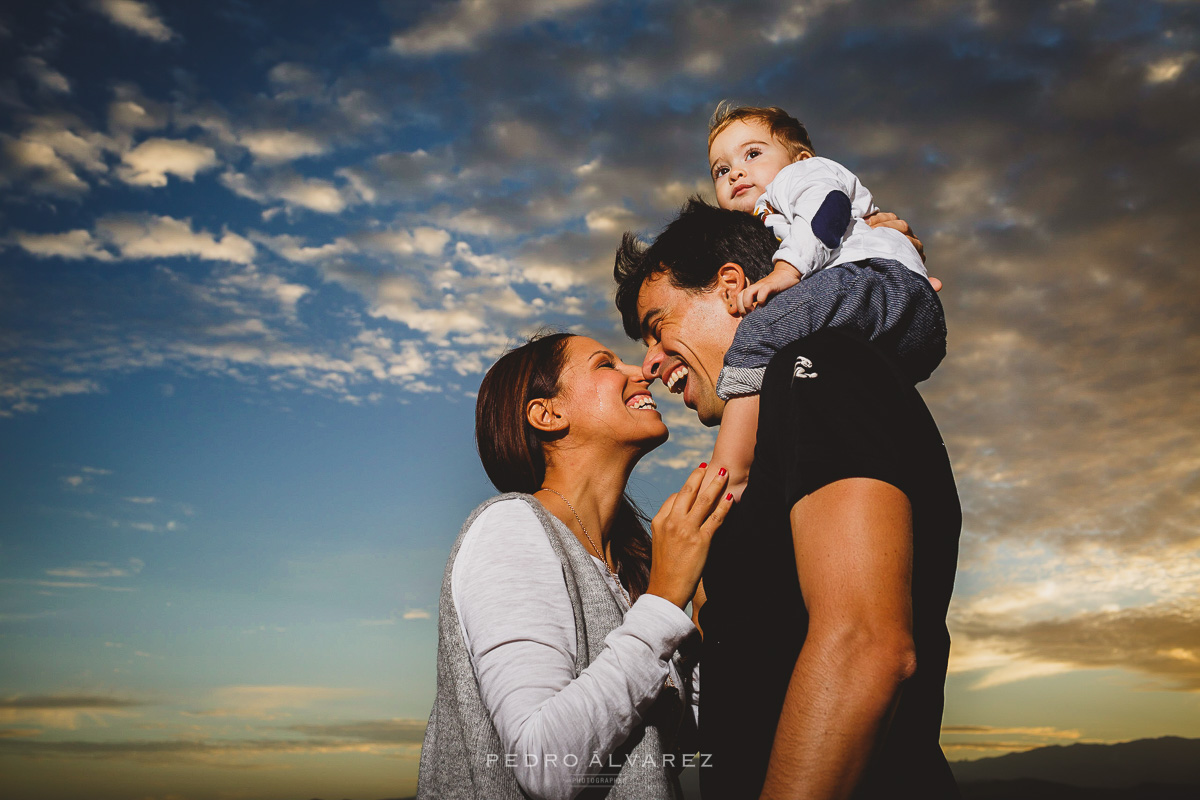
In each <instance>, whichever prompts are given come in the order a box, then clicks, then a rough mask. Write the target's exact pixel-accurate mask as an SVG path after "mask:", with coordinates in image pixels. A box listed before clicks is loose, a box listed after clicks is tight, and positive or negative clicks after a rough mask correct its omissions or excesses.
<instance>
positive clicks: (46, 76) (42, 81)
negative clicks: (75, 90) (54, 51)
mask: <svg viewBox="0 0 1200 800" xmlns="http://www.w3.org/2000/svg"><path fill="white" fill-rule="evenodd" d="M19 63H20V65H21V70H22V71H23V72H24V73H25V74H26V75H28V76H29V77H30V78H32V79H33V81H34V82H35V83H36V84H37V85H38V87H39V88H41V89H42V90H44V91H47V92H54V93H57V94H70V93H71V82H70V81H69V80H67V77H66V76H65V75H63V74H62V73H61V72H59V71H58V70H56V69H54V68H53V67H51V66H50V65H49V64H47V63H46V60H45V59H43V58H39V57H37V56H25V57H23V58H21V60H20V62H19Z"/></svg>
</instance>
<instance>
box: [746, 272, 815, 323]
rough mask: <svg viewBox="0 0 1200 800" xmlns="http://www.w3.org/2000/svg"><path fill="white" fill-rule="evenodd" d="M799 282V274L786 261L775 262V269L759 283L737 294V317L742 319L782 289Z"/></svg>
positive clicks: (756, 282)
mask: <svg viewBox="0 0 1200 800" xmlns="http://www.w3.org/2000/svg"><path fill="white" fill-rule="evenodd" d="M799 282H800V273H799V272H798V271H797V270H796V268H795V267H793V266H792V265H791V264H789V263H788V262H786V261H776V262H775V269H773V270H771V274H770V275H768V276H767V277H765V278H763V279H762V280H761V281H755V282H754V283H752V284H750V285H749V286H747V287H746V288H745V289H742V291H741V292H740V293H739V294H738V297H737V305H738V307H737V311H738V316H741V317H744V316H746V315H747V314H749V313H750V312H751V311H753V310H754V309H756V308H758V307H759V306H761V305H762V304H763V303H765V302H767V301H768V300H770V299H771V298H772V297H774V296H775V295H777V294H779V293H780V292H782V291H783V290H784V289H790V288H792V287H793V286H795V285H796V284H797V283H799Z"/></svg>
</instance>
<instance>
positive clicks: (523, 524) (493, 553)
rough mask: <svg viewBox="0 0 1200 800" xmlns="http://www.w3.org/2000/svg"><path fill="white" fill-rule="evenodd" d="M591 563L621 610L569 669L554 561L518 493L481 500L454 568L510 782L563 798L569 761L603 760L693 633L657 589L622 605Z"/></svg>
mask: <svg viewBox="0 0 1200 800" xmlns="http://www.w3.org/2000/svg"><path fill="white" fill-rule="evenodd" d="M554 523H555V524H557V525H560V526H562V527H563V528H564V530H567V528H566V526H565V525H563V524H562V522H561V521H559V520H558V519H557V518H555V519H554ZM572 535H573V534H572ZM592 561H593V563H594V564H595V565H596V569H597V570H598V571H599V572H600V573H601V574H602V575H603V576H604V578H605V580H606V582H607V583H608V585H609V588H610V590H611V591H612V592H613V594H614V596H615V597H616V598H617V602H618V603H619V604H620V605H621V607H622V608H628V610H627V611H626V613H625V619H624V622H622V623H621V625H620V626H619V627H618V628H616V629H615V630H613V631H612V633H610V634H609V635H608V636H607V637H606V638H605V640H604V642H605V649H604V651H603V652H602V653H600V655H599V656H597V657H596V658H595V660H593V661H592V663H591V664H590V665H589V666H588V667H587V668H586V669H585V670H584V671H583V672H582V674H580V675H579V677H578V678H576V677H575V616H574V614H573V612H572V610H571V600H570V597H569V595H568V593H567V584H566V581H565V579H564V578H563V568H562V562H561V561H559V558H558V556H557V555H555V553H554V550H553V548H552V547H551V546H550V542H549V541H548V540H547V539H546V533H545V530H544V529H543V528H542V524H541V522H539V521H538V518H537V516H535V515H534V513H533V510H532V509H531V508H530V507H529V505H528V504H527V503H526V502H525V501H523V500H520V499H516V498H514V499H511V500H502V501H500V502H498V503H494V504H493V505H491V506H490V507H488V508H487V509H485V510H484V511H483V513H481V514H480V515H479V517H478V518H477V519H476V520H475V522H474V523H473V524H472V525H471V528H470V529H469V530H468V531H467V534H466V536H465V537H463V541H462V545H461V546H460V548H459V551H458V556H457V557H456V558H455V560H454V567H453V569H452V572H451V577H450V589H451V595H452V597H453V600H454V607H455V608H456V609H457V610H458V619H459V625H460V627H461V630H462V635H463V641H464V642H465V643H466V646H467V651H468V652H469V653H470V655H471V665H472V666H473V667H474V669H475V677H476V679H477V680H478V681H479V694H480V697H481V698H482V699H483V703H484V705H485V706H486V707H487V710H488V713H489V714H490V715H491V718H492V722H493V724H495V726H496V732H497V733H498V734H499V735H500V741H501V742H503V743H504V746H505V749H506V750H507V752H508V753H511V754H516V760H517V766H516V768H515V775H516V778H517V781H518V783H520V785H521V787H522V788H523V789H524V790H525V791H526V792H528V793H529V794H531V795H533V796H534V797H539V798H570V797H572V796H574V795H575V794H576V793H577V792H578V791H579V790H580V788H581V787H578V786H575V785H574V780H575V776H576V775H577V774H578V770H577V769H571V768H570V766H568V765H571V764H575V765H577V766H580V767H582V766H584V765H586V764H587V763H588V762H589V760H590V759H592V758H593V755H596V754H598V756H599V758H600V759H601V760H602V761H606V760H607V758H608V754H609V753H611V752H612V751H613V750H615V749H616V748H617V747H618V746H619V745H620V744H621V743H622V742H623V741H624V740H625V739H626V738H627V737H628V736H629V733H630V732H631V731H632V730H633V729H634V728H635V727H637V725H638V724H639V723H640V722H641V713H642V712H643V711H645V710H646V709H648V708H649V707H650V705H651V704H652V703H653V701H654V699H655V698H656V697H657V696H658V693H659V692H660V691H661V690H662V688H663V683H664V681H665V680H666V678H667V675H668V669H669V666H668V665H669V664H670V660H671V656H672V655H673V654H674V653H675V651H676V650H677V649H678V648H679V645H680V643H681V642H683V641H684V639H686V638H687V637H688V636H689V635H691V634H692V633H694V632H695V631H696V628H695V626H694V625H693V624H692V621H691V619H690V618H688V615H687V614H685V613H684V612H683V610H682V609H680V608H679V607H678V606H676V605H675V604H674V603H672V602H671V601H669V600H666V599H664V598H662V597H658V596H657V595H650V594H643V595H642V596H641V597H639V598H638V599H637V601H636V602H635V603H634V604H633V606H632V607H628V606H627V601H626V600H625V597H624V595H623V594H622V593H621V591H620V589H619V586H618V584H617V582H616V579H615V577H613V576H612V575H611V574H610V573H609V571H608V569H607V568H606V567H605V566H604V562H603V561H600V560H599V559H598V558H596V557H595V556H592ZM696 670H697V671H696V672H695V673H694V674H693V683H694V689H695V691H694V693H693V697H692V704H693V710H694V713H695V709H696V705H697V703H698V700H699V674H698V671H699V667H697V668H696ZM668 691H670V690H668ZM568 754H573V755H574V759H571V758H566V757H567V756H568ZM564 758H566V763H567V765H564V763H563V762H564ZM497 767H498V768H503V765H500V764H498V765H497Z"/></svg>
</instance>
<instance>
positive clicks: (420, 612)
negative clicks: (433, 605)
mask: <svg viewBox="0 0 1200 800" xmlns="http://www.w3.org/2000/svg"><path fill="white" fill-rule="evenodd" d="M429 618H430V616H429V612H428V611H426V610H425V609H423V608H410V609H408V610H407V611H405V612H404V619H429Z"/></svg>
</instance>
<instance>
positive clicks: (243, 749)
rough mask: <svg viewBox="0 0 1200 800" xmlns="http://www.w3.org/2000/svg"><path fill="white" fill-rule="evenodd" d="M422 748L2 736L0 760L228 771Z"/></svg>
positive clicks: (351, 742)
mask: <svg viewBox="0 0 1200 800" xmlns="http://www.w3.org/2000/svg"><path fill="white" fill-rule="evenodd" d="M418 752H419V747H417V745H416V744H413V743H410V742H386V741H385V742H373V741H363V740H360V739H356V738H352V737H326V738H318V737H309V738H305V739H295V738H292V739H269V738H257V739H227V738H222V739H215V738H214V739H198V738H194V737H193V738H187V739H150V740H147V739H135V740H124V741H120V740H118V741H112V740H106V741H87V740H65V741H64V740H58V741H46V740H36V739H19V738H5V737H0V755H4V756H21V757H24V758H35V759H55V758H57V759H72V760H78V759H88V760H96V761H135V762H139V763H146V764H202V765H205V766H209V767H219V768H224V769H245V768H254V767H262V766H263V765H264V758H265V757H269V756H272V755H307V756H313V755H324V754H331V753H366V754H373V755H393V756H399V757H409V758H412V757H415V756H416V755H417V753H418Z"/></svg>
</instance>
